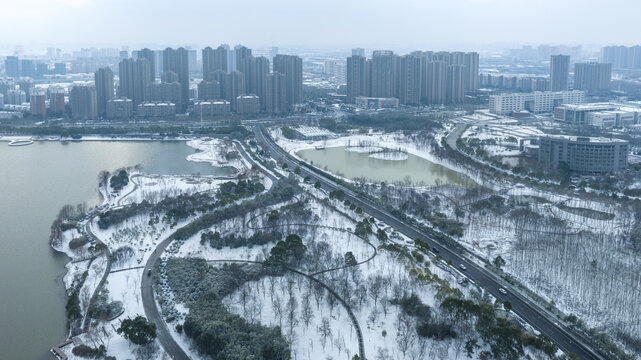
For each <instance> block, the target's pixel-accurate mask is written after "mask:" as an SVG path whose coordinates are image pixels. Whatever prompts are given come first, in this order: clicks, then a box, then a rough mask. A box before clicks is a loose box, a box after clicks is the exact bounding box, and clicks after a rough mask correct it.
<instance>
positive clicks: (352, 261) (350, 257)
mask: <svg viewBox="0 0 641 360" xmlns="http://www.w3.org/2000/svg"><path fill="white" fill-rule="evenodd" d="M345 264H347V266H355V265H357V264H358V261H356V257H354V253H352V252H351V251H348V252H346V253H345Z"/></svg>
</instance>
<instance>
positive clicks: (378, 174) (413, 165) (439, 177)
mask: <svg viewBox="0 0 641 360" xmlns="http://www.w3.org/2000/svg"><path fill="white" fill-rule="evenodd" d="M297 154H298V156H300V157H301V158H303V159H304V160H306V161H308V162H310V163H313V164H314V165H315V166H317V167H319V168H321V169H326V170H327V171H330V172H332V173H334V174H337V175H340V176H343V177H345V178H348V179H352V180H353V179H356V178H365V179H366V180H367V181H370V182H382V181H385V182H387V183H395V184H399V183H409V184H411V185H413V186H419V185H428V186H429V185H446V184H450V185H460V186H472V185H473V181H472V180H471V179H470V178H468V177H467V176H465V175H463V174H460V173H458V172H456V171H454V170H450V169H448V168H446V167H444V166H441V165H438V164H435V163H433V162H430V161H428V160H425V159H423V158H421V157H419V156H416V155H412V154H406V155H407V159H405V160H385V159H378V158H372V157H370V154H369V153H359V152H352V151H346V150H345V147H344V146H339V147H330V148H325V149H306V150H301V151H298V153H297Z"/></svg>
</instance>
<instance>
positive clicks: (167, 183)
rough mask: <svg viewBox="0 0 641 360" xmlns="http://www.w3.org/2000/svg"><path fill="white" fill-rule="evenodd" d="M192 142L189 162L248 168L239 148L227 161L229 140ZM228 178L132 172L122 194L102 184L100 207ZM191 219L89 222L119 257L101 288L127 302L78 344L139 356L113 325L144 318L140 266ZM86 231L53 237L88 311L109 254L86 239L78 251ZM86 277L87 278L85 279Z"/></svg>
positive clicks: (213, 185) (208, 186)
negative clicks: (105, 225) (103, 226)
mask: <svg viewBox="0 0 641 360" xmlns="http://www.w3.org/2000/svg"><path fill="white" fill-rule="evenodd" d="M83 140H84V139H83ZM183 141H184V140H183ZM188 144H189V145H190V146H192V147H194V148H196V149H198V150H200V152H198V153H196V154H193V155H190V156H189V158H188V160H190V161H205V162H209V163H211V164H212V165H215V166H218V165H225V166H234V167H236V168H237V169H238V170H239V171H245V169H247V168H248V166H247V163H246V161H245V160H244V159H240V158H237V157H236V155H237V156H240V154H237V152H236V154H235V155H232V156H230V158H231V160H230V161H229V162H227V163H225V161H226V159H225V155H227V154H228V153H229V152H230V151H236V149H235V147H234V146H233V145H232V143H231V142H224V141H222V140H218V139H215V140H211V139H196V140H191V141H189V142H188ZM223 159H225V160H223ZM226 181H230V180H229V179H222V178H216V177H212V176H164V175H163V176H160V175H153V174H151V175H146V174H141V173H137V172H134V173H132V174H130V182H129V184H128V185H127V186H125V187H124V188H123V189H121V190H120V191H118V192H114V191H112V189H110V188H109V187H107V186H101V187H100V192H101V194H102V195H103V204H102V205H101V206H100V209H99V210H102V211H105V210H107V209H110V208H118V207H122V206H126V205H128V204H132V203H140V202H142V201H147V202H150V203H157V202H159V201H160V200H162V199H164V198H165V197H174V196H177V195H180V194H193V193H196V192H205V191H208V192H212V193H214V192H215V191H216V190H217V189H218V187H219V186H220V185H221V184H222V183H224V182H226ZM262 181H263V184H264V185H265V187H266V188H269V187H271V181H270V180H269V179H262ZM196 216H197V215H196ZM193 219H194V217H193V216H192V217H189V218H187V219H184V220H183V221H181V222H179V223H177V224H175V225H174V226H173V227H172V226H171V225H170V224H167V223H164V222H162V221H160V222H155V223H154V222H150V215H149V214H141V215H137V216H134V217H132V218H129V219H127V220H125V221H123V222H122V223H120V224H117V225H114V226H111V227H109V228H107V229H100V228H99V226H98V225H97V220H98V217H94V218H93V220H92V222H91V224H89V226H90V228H91V230H92V232H93V233H94V234H95V235H96V236H97V237H98V238H99V239H100V241H101V242H103V243H104V244H105V245H106V246H107V247H108V248H109V250H110V252H111V253H112V254H117V255H118V256H114V257H113V259H112V262H111V273H110V274H109V275H108V277H107V281H106V284H105V287H104V288H103V291H104V290H107V291H108V298H109V301H121V302H122V303H123V306H124V313H123V314H121V315H119V316H118V317H117V318H116V319H113V320H111V321H100V322H99V323H98V325H97V326H95V327H91V329H90V330H89V332H88V333H83V334H80V335H78V336H76V337H74V338H73V340H74V344H76V345H77V344H80V343H83V344H86V345H88V346H91V347H98V345H100V344H104V345H105V346H106V347H107V350H108V354H109V355H111V356H115V357H116V358H118V359H127V358H140V356H141V355H140V354H138V353H137V351H138V349H137V347H136V346H130V345H129V343H128V342H127V341H126V340H125V339H124V338H123V337H122V336H121V335H118V334H117V333H116V331H115V329H116V328H117V327H118V326H119V323H120V321H121V320H122V319H124V318H126V317H135V316H136V315H143V316H144V309H143V307H142V302H141V299H140V279H141V276H143V274H142V269H141V268H140V267H142V266H143V265H144V264H145V262H146V261H147V259H148V258H149V256H150V255H151V253H152V252H153V251H154V249H155V247H156V246H157V244H158V243H159V242H160V241H161V240H163V239H165V238H166V237H167V236H169V235H170V234H171V233H172V232H173V231H175V230H176V229H177V228H179V227H181V226H184V225H186V224H187V223H189V222H190V221H192V220H193ZM86 222H87V220H82V221H80V222H79V223H78V228H81V229H84V227H85V224H86ZM82 235H83V234H82V233H81V232H80V231H78V230H77V229H71V230H67V231H64V232H62V233H61V235H60V238H59V239H54V241H52V246H53V247H54V248H55V249H56V250H58V251H61V252H64V253H65V254H67V255H68V256H69V257H71V259H72V260H71V261H70V262H69V263H68V264H67V265H66V268H67V273H66V274H65V276H64V278H63V282H64V284H65V287H66V289H68V291H69V289H71V288H73V287H78V286H80V288H79V300H80V307H81V310H82V313H83V314H84V313H85V310H86V307H87V305H88V302H89V298H90V297H91V295H92V294H93V292H94V291H95V289H96V287H97V285H98V283H99V282H100V279H101V278H102V277H103V275H104V271H105V268H106V266H107V258H106V256H104V255H103V256H97V257H95V255H97V254H100V252H96V251H95V250H93V252H92V250H91V249H93V247H94V246H95V245H96V243H92V242H88V243H86V244H85V245H83V246H80V247H77V248H76V249H71V248H70V246H69V244H70V242H71V240H73V239H75V238H78V237H81V236H82ZM83 274H86V276H84V275H83ZM83 279H84V282H82V283H81V281H82V280H83ZM72 348H73V346H72V345H68V346H65V347H64V348H63V349H62V350H63V351H64V353H65V354H66V355H67V356H69V358H70V359H76V358H77V357H75V356H74V355H73V354H72V353H71V350H72ZM155 348H156V351H155V353H154V355H153V356H152V357H151V358H152V359H160V358H164V356H165V355H164V352H163V351H162V348H161V347H160V345H159V344H158V343H156V344H155Z"/></svg>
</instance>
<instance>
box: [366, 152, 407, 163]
mask: <svg viewBox="0 0 641 360" xmlns="http://www.w3.org/2000/svg"><path fill="white" fill-rule="evenodd" d="M369 157H370V158H372V159H380V160H389V161H404V160H407V159H408V158H409V156H408V155H407V154H406V153H404V152H400V151H394V152H379V153H374V154H371V155H370V156H369Z"/></svg>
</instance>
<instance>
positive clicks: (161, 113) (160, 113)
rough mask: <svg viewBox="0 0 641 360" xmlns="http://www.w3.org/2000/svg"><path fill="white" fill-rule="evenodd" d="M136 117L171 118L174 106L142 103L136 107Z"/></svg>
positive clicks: (174, 111)
mask: <svg viewBox="0 0 641 360" xmlns="http://www.w3.org/2000/svg"><path fill="white" fill-rule="evenodd" d="M136 116H138V117H142V118H173V117H175V116H176V104H174V103H170V102H143V103H141V104H138V106H137V107H136Z"/></svg>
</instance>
